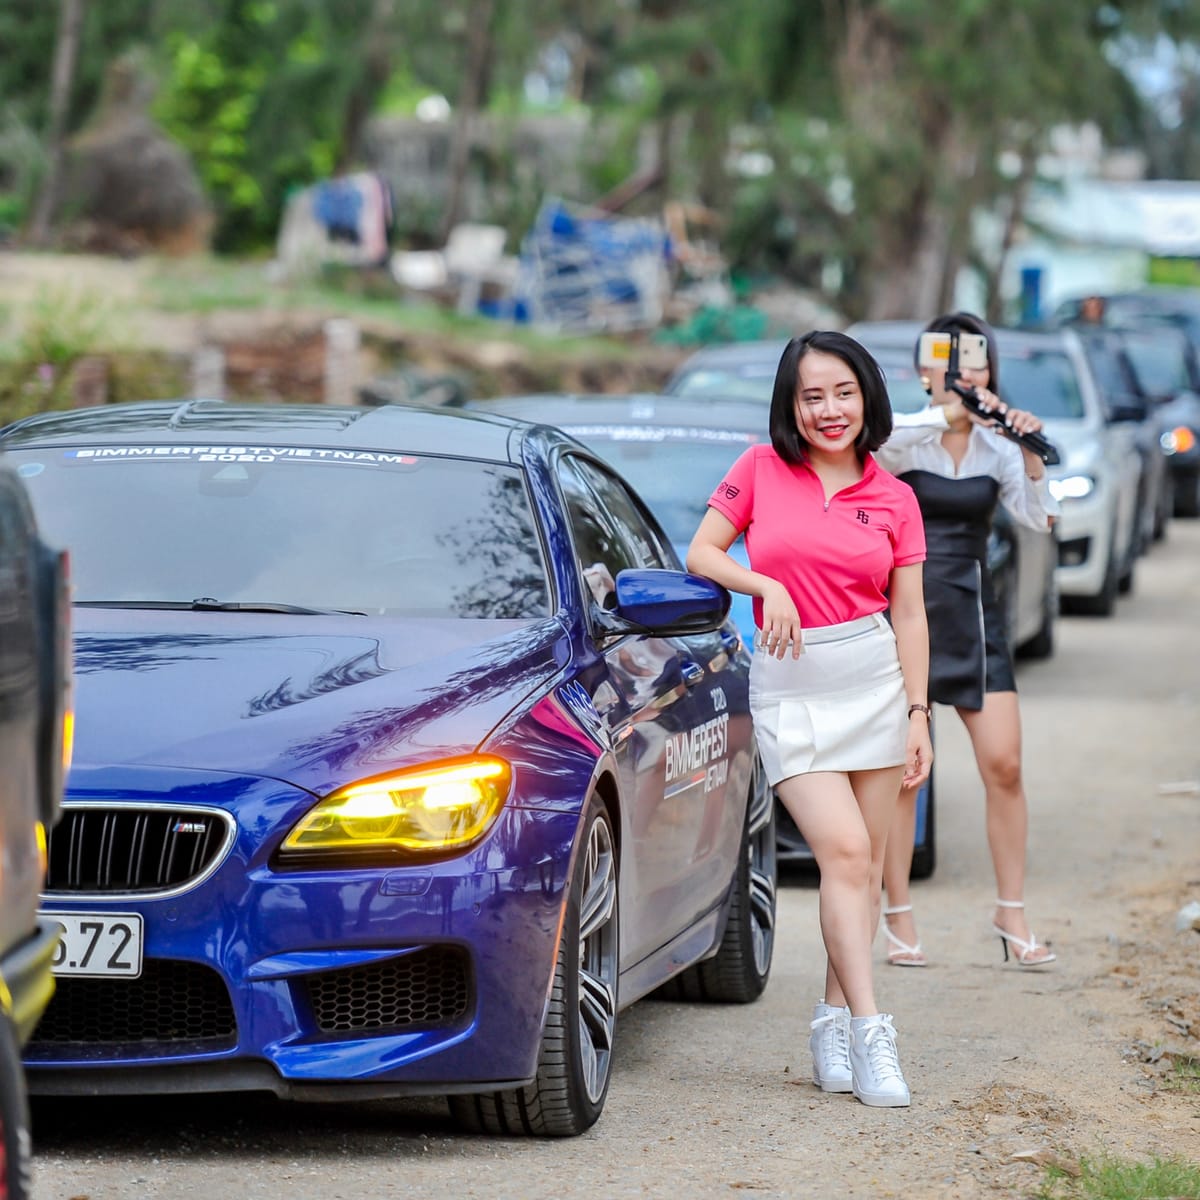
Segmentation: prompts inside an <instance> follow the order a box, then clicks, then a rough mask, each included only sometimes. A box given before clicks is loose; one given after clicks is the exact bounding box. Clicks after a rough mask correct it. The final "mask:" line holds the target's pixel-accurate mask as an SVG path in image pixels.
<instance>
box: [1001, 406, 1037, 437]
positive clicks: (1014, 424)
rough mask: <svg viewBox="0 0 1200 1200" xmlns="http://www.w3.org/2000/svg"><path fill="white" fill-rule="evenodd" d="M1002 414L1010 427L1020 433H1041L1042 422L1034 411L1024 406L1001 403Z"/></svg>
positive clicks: (1002, 417)
mask: <svg viewBox="0 0 1200 1200" xmlns="http://www.w3.org/2000/svg"><path fill="white" fill-rule="evenodd" d="M1000 416H1001V419H1002V420H1003V421H1004V423H1005V425H1007V426H1008V427H1009V428H1010V429H1015V430H1016V431H1017V432H1018V433H1041V431H1042V422H1041V420H1040V419H1039V418H1037V417H1035V416H1034V415H1033V413H1031V412H1026V411H1025V410H1024V409H1023V408H1009V407H1008V405H1007V404H1001V405H1000Z"/></svg>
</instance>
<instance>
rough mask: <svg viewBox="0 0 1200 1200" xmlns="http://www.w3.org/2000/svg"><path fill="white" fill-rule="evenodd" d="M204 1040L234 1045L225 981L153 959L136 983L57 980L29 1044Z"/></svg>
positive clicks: (206, 970)
mask: <svg viewBox="0 0 1200 1200" xmlns="http://www.w3.org/2000/svg"><path fill="white" fill-rule="evenodd" d="M64 1042H77V1043H84V1044H87V1045H93V1046H95V1045H129V1044H131V1043H132V1044H141V1043H146V1042H205V1043H213V1044H212V1045H210V1046H207V1047H206V1048H208V1049H219V1048H221V1047H222V1046H226V1045H228V1046H233V1045H235V1044H236V1042H237V1021H236V1019H235V1018H234V1015H233V1004H232V1003H231V1001H230V999H229V989H228V988H227V987H226V986H225V981H224V980H223V979H222V978H221V976H220V975H218V974H217V972H216V971H214V970H213V969H212V968H211V967H205V966H201V965H200V964H199V963H190V962H174V961H172V960H170V959H158V958H149V959H147V960H146V961H145V963H144V964H143V965H142V973H141V975H140V976H139V977H138V978H137V979H76V978H73V977H72V976H69V975H68V976H59V978H58V979H57V980H56V981H55V989H54V999H53V1000H51V1001H50V1005H49V1007H48V1008H47V1009H46V1011H45V1013H44V1014H43V1016H42V1019H41V1021H40V1022H39V1024H38V1027H37V1030H36V1031H35V1032H34V1035H33V1041H32V1043H31V1045H32V1046H33V1047H34V1048H36V1047H37V1046H38V1045H46V1044H50V1043H53V1044H56V1045H61V1044H62V1043H64Z"/></svg>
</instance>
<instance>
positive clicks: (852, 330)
mask: <svg viewBox="0 0 1200 1200" xmlns="http://www.w3.org/2000/svg"><path fill="white" fill-rule="evenodd" d="M924 329H925V322H924V321H855V322H854V324H853V325H848V326H847V327H846V336H847V337H852V338H853V339H854V340H855V341H856V342H861V343H862V344H863V345H864V346H866V348H867V349H868V350H871V351H872V352H874V350H875V349H876V348H878V349H879V350H881V351H882V350H883V349H887V350H903V351H905V352H906V353H907V354H908V356H909V357H910V358H911V357H912V351H913V347H914V346H915V345H916V344H917V338H919V337H920V336H921V334H922V332H923V331H924Z"/></svg>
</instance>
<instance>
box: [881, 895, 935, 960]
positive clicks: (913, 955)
mask: <svg viewBox="0 0 1200 1200" xmlns="http://www.w3.org/2000/svg"><path fill="white" fill-rule="evenodd" d="M906 912H912V905H911V904H897V905H895V906H894V907H893V908H885V909H884V910H883V917H884V921H883V932H884V933H885V934H886V935H887V940H888V941H889V942H891V943H892V945H893V946H895V949H894V950H889V951H888V956H887V960H888V963H889V964H890V965H891V966H893V967H924V966H926V965H927V962H926V959H925V952H924V951H923V950H922V949H921V941H920V939H919V938H918V939H917V944H916V945H915V946H910V945H909V944H908V943H907V942H902V941H901V940H900V939H899V938H898V937H897V936H896V935H895V934H894V933H893V932H892V931H891V929H889V928H888V923H887V918H888V917H890V916H893V915H895V914H897V913H906Z"/></svg>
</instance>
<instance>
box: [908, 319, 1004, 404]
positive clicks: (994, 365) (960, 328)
mask: <svg viewBox="0 0 1200 1200" xmlns="http://www.w3.org/2000/svg"><path fill="white" fill-rule="evenodd" d="M925 332H926V333H978V334H980V335H981V336H982V337H983V338H984V339H985V340H986V342H987V360H988V376H989V378H988V389H989V390H990V391H993V392H995V393H996V395H997V396H998V395H1000V352H999V350H998V349H997V348H996V335H995V334H994V333H993V332H992V327H991V326H990V325H989V324H988V323H987V322H986V321H985V320H984V319H983V318H982V317H977V316H975V314H974V313H969V312H956V313H945V314H943V315H942V316H940V317H934V319H933V320H932V321H930V322H929V324H928V325H926V326H925ZM920 358H921V339H920V338H918V339H917V344H916V345H915V346H914V347H913V362H914V363H915V364H916V367H917V372H918V374H919V373H920V371H921V362H920ZM925 390H926V391H928V390H929V389H928V388H926V389H925Z"/></svg>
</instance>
